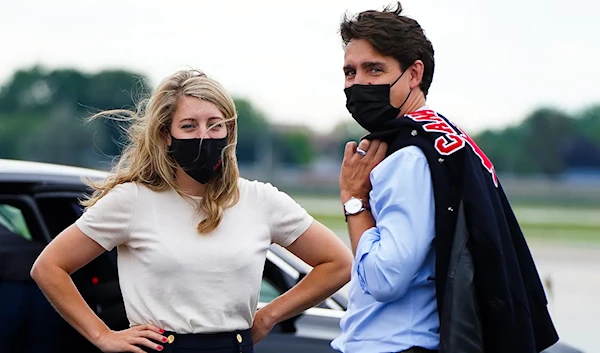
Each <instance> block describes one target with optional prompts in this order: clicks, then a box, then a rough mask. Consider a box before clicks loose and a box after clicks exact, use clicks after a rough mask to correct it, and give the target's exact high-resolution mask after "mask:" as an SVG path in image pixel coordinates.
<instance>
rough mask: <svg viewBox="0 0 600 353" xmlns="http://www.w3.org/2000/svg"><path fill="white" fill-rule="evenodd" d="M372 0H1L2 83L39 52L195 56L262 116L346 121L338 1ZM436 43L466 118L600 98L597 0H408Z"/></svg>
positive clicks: (143, 63)
mask: <svg viewBox="0 0 600 353" xmlns="http://www.w3.org/2000/svg"><path fill="white" fill-rule="evenodd" d="M392 3H393V2H392V1H379V0H368V1H367V0H305V1H266V0H264V1H263V0H260V1H244V0H219V1H217V0H211V1H205V0H195V1H192V0H188V1H184V0H171V1H153V0H144V1H137V0H136V1H134V0H101V1H96V0H88V1H81V0H53V1H42V0H20V1H8V0H3V1H2V2H0V33H2V35H1V36H0V48H2V49H1V51H0V84H3V83H5V82H6V81H7V80H8V79H9V78H10V76H11V75H12V74H13V73H14V71H15V70H17V69H20V68H27V67H30V66H32V65H34V64H41V65H43V66H45V67H47V68H49V69H54V68H67V67H68V68H71V67H74V68H78V69H81V70H83V71H86V72H96V71H99V70H103V69H115V68H124V69H129V70H134V71H136V72H140V73H142V74H145V75H146V76H147V77H149V78H150V79H151V81H152V83H153V84H156V83H158V82H159V81H160V80H161V79H162V78H164V77H166V76H167V75H169V74H171V73H173V72H175V71H176V70H178V69H181V68H186V67H187V68H190V67H192V68H197V69H201V70H203V71H205V72H206V73H207V74H209V75H210V76H212V77H214V78H216V79H217V80H219V81H220V82H221V83H222V84H223V85H224V86H225V87H226V89H227V90H228V91H229V92H230V93H231V94H232V95H234V96H238V97H245V98H248V99H250V100H251V101H252V102H253V103H254V104H255V105H256V107H257V108H258V109H259V110H261V111H262V112H263V113H264V114H265V115H266V116H267V117H268V118H269V119H270V120H272V121H273V122H276V123H282V124H305V125H308V126H310V127H311V128H313V129H314V130H315V131H317V132H321V133H327V132H329V131H330V130H331V129H332V128H333V127H334V126H335V124H337V123H339V122H340V121H350V119H351V117H350V115H349V114H348V112H347V110H346V108H345V96H344V93H343V85H344V77H343V72H342V66H343V55H344V52H343V48H342V45H341V40H340V38H339V33H338V30H339V23H340V20H341V18H342V16H343V14H344V13H346V12H348V13H350V14H354V13H357V12H360V11H363V10H367V9H381V8H382V7H383V6H385V5H388V4H392ZM402 4H403V7H404V9H405V13H406V15H408V16H410V17H413V18H415V19H416V20H417V21H418V22H419V23H420V24H421V26H422V27H423V28H424V29H425V32H426V34H427V36H428V37H429V39H430V40H431V41H432V43H433V46H434V49H435V60H436V67H435V74H434V79H433V84H432V86H431V89H430V92H429V95H428V100H427V103H428V105H429V106H430V107H432V108H433V109H435V110H438V111H439V112H441V113H442V114H444V115H445V116H447V117H449V118H450V119H452V120H454V121H455V122H456V123H458V124H459V125H461V126H462V127H463V128H464V129H465V130H467V131H470V132H479V131H481V130H484V129H495V128H501V127H504V126H507V125H514V124H517V123H518V122H519V121H521V120H522V119H523V118H525V117H526V115H527V114H528V113H530V112H532V111H533V110H534V109H536V108H538V107H540V106H552V107H557V108H559V109H563V110H565V111H567V112H569V113H577V112H578V111H581V110H582V109H585V108H586V107H589V106H590V105H592V104H595V103H600V90H598V88H597V87H598V84H599V82H600V66H599V65H598V63H599V62H600V40H598V39H597V38H598V34H600V21H597V20H596V16H597V14H598V13H599V12H600V3H598V2H594V1H589V0H571V1H568V2H565V1H558V0H527V1H523V0H521V1H518V0H505V1H502V2H499V1H482V0H454V1H448V0H404V1H402Z"/></svg>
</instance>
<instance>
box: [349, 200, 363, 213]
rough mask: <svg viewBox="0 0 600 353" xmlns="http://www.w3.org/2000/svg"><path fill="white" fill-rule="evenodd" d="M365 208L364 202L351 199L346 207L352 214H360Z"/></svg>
mask: <svg viewBox="0 0 600 353" xmlns="http://www.w3.org/2000/svg"><path fill="white" fill-rule="evenodd" d="M362 207H363V204H362V201H361V200H359V199H350V200H348V201H347V202H346V204H345V205H344V208H345V209H346V212H348V213H350V214H354V213H358V212H359V211H360V210H361V208H362Z"/></svg>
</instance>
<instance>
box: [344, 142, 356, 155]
mask: <svg viewBox="0 0 600 353" xmlns="http://www.w3.org/2000/svg"><path fill="white" fill-rule="evenodd" d="M355 153H356V142H354V141H350V142H348V143H347V144H346V148H345V149H344V159H349V158H350V157H352V156H353V155H354V154H355Z"/></svg>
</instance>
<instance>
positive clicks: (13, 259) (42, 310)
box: [0, 159, 580, 353]
mask: <svg viewBox="0 0 600 353" xmlns="http://www.w3.org/2000/svg"><path fill="white" fill-rule="evenodd" d="M105 176H106V173H105V172H101V171H95V170H90V169H84V168H76V167H67V166H61V165H54V164H45V163H35V162H24V161H14V160H3V159H0V327H2V329H0V351H2V352H10V350H12V351H13V352H27V350H26V349H24V347H26V346H27V345H28V344H30V343H31V342H32V340H34V341H35V340H39V339H40V338H39V337H40V336H39V335H38V334H39V332H40V330H45V331H44V332H47V333H49V334H48V335H47V336H48V337H52V338H54V339H56V340H58V343H57V344H59V345H60V350H59V351H60V352H99V350H98V349H96V348H95V347H94V346H93V345H91V344H90V343H89V342H87V341H86V340H85V339H84V338H83V337H82V336H81V335H79V334H78V333H77V332H76V331H75V330H74V329H72V328H71V327H70V326H69V325H68V324H67V323H66V322H65V321H64V320H62V319H60V318H59V317H58V316H57V315H56V313H55V312H54V311H53V310H52V309H51V307H50V306H49V304H48V303H47V301H45V299H44V298H43V297H42V296H40V293H39V290H38V289H37V287H36V286H35V283H33V281H32V280H31V279H30V278H29V270H30V268H31V265H32V264H33V261H34V260H35V258H36V257H37V255H38V254H39V253H40V251H41V250H42V249H43V247H44V246H45V245H46V244H48V242H49V241H50V240H51V239H52V238H53V237H54V236H56V235H57V234H58V233H60V232H61V231H62V230H63V229H64V228H66V227H67V226H69V225H70V224H72V223H73V222H74V221H75V220H76V219H77V218H78V217H79V216H80V215H81V213H82V208H81V207H80V205H79V203H78V200H79V199H81V198H82V196H83V195H84V193H86V192H89V191H90V190H89V189H88V188H87V187H86V186H85V185H84V184H83V183H82V181H81V177H88V178H103V177H105ZM116 257H117V253H116V249H115V250H113V251H110V252H106V253H104V254H102V255H101V256H99V257H98V258H96V259H95V260H93V261H92V262H90V263H89V264H88V265H86V266H84V267H83V268H82V269H80V270H79V271H77V272H76V273H74V274H73V275H72V278H73V281H74V283H75V285H76V286H77V288H78V289H79V290H80V292H81V294H82V296H83V297H84V299H85V300H86V302H87V303H88V304H89V305H90V307H91V308H92V309H93V310H94V311H95V313H96V314H97V315H98V316H99V317H100V318H101V319H102V320H103V321H104V322H106V323H107V325H108V326H109V327H111V328H112V329H114V330H119V329H124V328H127V327H128V321H127V318H126V315H125V308H124V305H123V300H122V297H121V290H120V288H119V282H118V275H117V262H116ZM310 270H311V267H310V266H308V265H307V264H306V263H304V262H303V261H301V260H300V259H298V258H297V257H295V256H294V255H293V254H291V253H290V252H288V251H287V250H285V249H283V248H281V247H279V246H276V245H273V246H272V247H271V248H270V250H269V252H268V254H267V261H266V263H265V268H264V274H263V280H262V285H261V291H260V304H259V306H263V305H265V304H266V303H268V302H269V301H271V300H272V299H274V298H276V297H277V296H279V295H280V294H282V293H284V292H285V291H287V290H288V289H290V288H291V287H292V286H293V285H294V284H296V283H297V282H298V281H299V280H301V279H302V278H303V277H304V276H305V275H306V274H307V273H308V272H309V271H310ZM7 284H9V285H17V284H18V285H20V286H23V288H25V289H23V292H19V293H30V294H27V295H25V294H24V295H14V291H13V292H11V293H13V295H12V296H11V295H9V294H6V293H5V292H3V290H5V288H7ZM8 288H12V287H8ZM35 291H38V293H37V294H36V293H35ZM31 293H33V294H31ZM40 298H41V299H40ZM32 303H33V304H32ZM347 304H348V302H347V297H346V295H345V294H344V293H343V291H340V292H338V293H336V294H334V295H333V296H331V297H330V298H328V299H327V300H325V301H324V302H322V303H320V304H319V305H317V306H315V307H313V308H311V309H309V310H306V311H305V312H304V313H302V314H301V315H299V316H297V317H294V318H291V319H289V320H286V321H284V322H282V323H280V324H279V325H277V326H276V327H275V328H274V329H273V331H272V332H271V333H270V334H269V335H268V336H267V337H266V338H265V339H264V340H263V341H261V342H260V343H259V344H258V345H257V346H256V347H255V351H256V352H257V353H276V352H277V353H280V352H285V353H294V352H303V353H304V352H310V353H321V352H323V353H324V352H329V353H331V352H334V351H333V350H332V349H331V348H330V346H329V343H330V342H331V340H333V339H334V338H335V337H337V336H338V335H339V333H340V328H339V321H340V319H341V317H342V316H343V315H344V313H345V310H346V307H347ZM44 305H45V307H44ZM4 308H7V309H4ZM11 312H12V313H13V314H12V315H13V316H11ZM40 327H41V329H36V328H40ZM32 328H33V329H34V330H36V331H34V332H35V333H36V335H33V334H31V330H32ZM3 334H4V335H3ZM6 340H8V341H9V342H10V340H12V342H13V343H14V345H13V346H10V343H6ZM3 341H4V343H3ZM7 344H8V346H6V345H7ZM2 347H9V349H10V350H8V351H7V350H6V348H2ZM577 352H580V351H578V350H576V349H573V348H571V347H568V346H566V345H563V344H560V343H559V344H556V345H555V346H553V347H551V348H549V349H548V350H546V351H545V353H577Z"/></svg>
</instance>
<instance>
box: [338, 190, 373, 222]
mask: <svg viewBox="0 0 600 353" xmlns="http://www.w3.org/2000/svg"><path fill="white" fill-rule="evenodd" d="M368 209H370V207H369V203H368V202H366V201H365V200H362V199H359V198H357V197H354V196H352V197H351V198H350V199H349V200H348V201H346V202H345V203H344V215H345V216H346V221H348V216H352V215H355V214H358V213H361V212H362V211H366V210H368Z"/></svg>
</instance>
